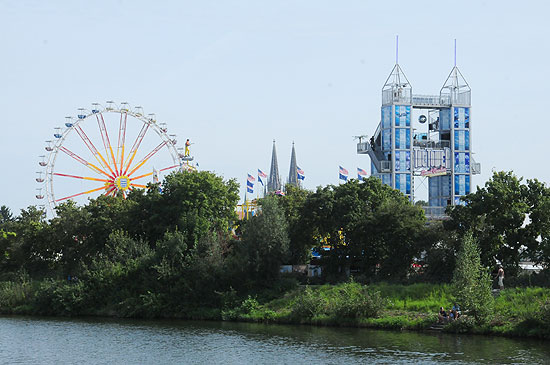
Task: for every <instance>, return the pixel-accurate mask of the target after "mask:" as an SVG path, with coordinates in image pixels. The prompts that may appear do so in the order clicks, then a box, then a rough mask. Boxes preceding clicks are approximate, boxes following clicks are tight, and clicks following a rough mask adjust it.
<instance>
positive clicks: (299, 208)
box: [279, 184, 311, 265]
mask: <svg viewBox="0 0 550 365" xmlns="http://www.w3.org/2000/svg"><path fill="white" fill-rule="evenodd" d="M285 191H286V195H285V196H281V197H279V203H280V205H281V207H282V208H283V209H284V211H285V217H286V220H287V222H288V235H289V238H290V243H289V247H288V254H289V256H288V260H287V263H288V264H298V265H299V264H305V263H308V262H309V258H310V256H311V245H310V240H309V239H308V237H307V235H306V232H307V230H304V229H303V227H302V224H301V221H300V218H301V215H302V214H303V209H304V204H305V202H306V200H307V199H308V197H309V196H310V195H311V192H310V191H309V190H305V189H302V188H301V187H299V186H295V185H291V184H288V185H287V186H286V188H285Z"/></svg>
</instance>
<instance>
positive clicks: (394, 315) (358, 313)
mask: <svg viewBox="0 0 550 365" xmlns="http://www.w3.org/2000/svg"><path fill="white" fill-rule="evenodd" d="M453 302H454V296H453V289H452V287H451V286H449V285H433V284H414V285H407V286H405V285H389V284H377V285H371V286H369V287H368V289H367V288H365V287H362V286H360V285H359V284H356V283H351V284H350V283H347V284H340V285H336V286H329V285H324V286H319V287H305V288H303V287H302V288H299V289H296V290H293V291H291V292H288V293H286V294H285V295H284V296H283V297H282V298H277V299H274V300H271V301H268V302H265V303H263V304H260V303H259V302H258V301H256V300H254V298H251V297H250V298H248V299H246V300H245V301H243V303H242V305H241V306H239V307H237V308H235V309H231V310H229V311H225V312H223V313H222V314H223V315H224V316H225V317H224V319H234V320H242V321H265V322H274V323H300V324H312V325H327V326H355V327H372V328H382V329H395V330H404V329H405V330H426V329H428V328H429V327H430V326H431V325H433V324H434V323H435V322H436V321H437V314H436V313H437V310H438V309H439V307H440V306H443V307H444V308H447V309H448V308H451V307H452V305H453ZM549 309H550V289H548V288H514V289H506V290H504V291H502V292H500V293H499V294H497V295H496V298H495V309H494V312H493V315H492V316H491V318H490V319H489V320H488V322H487V323H486V324H483V325H477V324H475V323H474V321H473V320H472V319H470V318H468V316H467V315H465V316H463V317H462V319H460V320H457V321H455V322H453V323H451V324H449V325H447V326H445V328H444V331H447V332H454V333H477V334H496V335H505V336H519V337H538V338H546V339H550V318H548V316H547V313H548V310H549Z"/></svg>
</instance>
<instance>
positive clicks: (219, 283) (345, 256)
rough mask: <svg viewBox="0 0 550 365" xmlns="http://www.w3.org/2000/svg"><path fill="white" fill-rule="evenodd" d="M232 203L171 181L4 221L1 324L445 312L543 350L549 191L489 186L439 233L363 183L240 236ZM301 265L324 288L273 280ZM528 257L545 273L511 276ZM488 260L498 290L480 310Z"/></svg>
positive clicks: (224, 193) (418, 324)
mask: <svg viewBox="0 0 550 365" xmlns="http://www.w3.org/2000/svg"><path fill="white" fill-rule="evenodd" d="M237 192H238V185H237V184H236V182H235V181H233V180H229V181H224V180H223V179H222V178H221V177H219V176H216V175H214V174H212V173H209V172H204V171H203V172H192V173H190V172H182V173H174V174H171V175H169V176H168V177H167V178H166V180H165V181H164V182H163V184H162V190H160V189H159V186H158V185H151V186H150V187H149V188H148V189H147V190H146V191H144V190H135V191H132V192H131V193H130V194H129V196H128V198H127V199H123V198H121V197H104V196H102V197H99V198H97V199H93V200H90V201H89V203H88V204H86V205H85V206H77V205H75V204H74V203H72V202H68V203H65V204H62V205H60V206H59V207H58V208H57V215H56V217H55V218H52V219H50V220H46V219H45V217H44V215H43V212H41V211H39V210H38V209H36V208H35V207H29V208H28V209H25V210H22V211H21V213H20V214H19V215H18V216H16V217H14V216H13V215H12V213H11V212H10V211H9V209H7V208H6V207H1V208H0V254H1V256H0V312H1V313H4V314H37V315H60V316H79V315H96V316H118V317H140V318H152V317H154V318H192V319H223V320H241V321H262V322H275V323H303V324H317V325H347V326H365V327H377V328H389V329H426V328H428V327H429V326H430V325H431V324H433V323H434V322H435V321H436V319H437V310H438V308H439V307H440V306H443V307H445V308H449V307H450V306H452V304H453V303H455V302H458V303H459V304H460V305H461V307H462V310H463V313H465V315H464V316H462V317H461V319H459V320H457V321H454V322H452V323H451V324H449V325H448V326H446V327H445V330H448V331H453V332H468V333H492V334H503V335H516V336H536V337H542V338H550V321H549V318H550V317H549V316H548V315H547V313H549V310H550V299H549V298H550V290H549V289H547V288H546V287H547V286H548V283H549V277H550V275H549V274H548V270H549V268H548V263H549V262H550V260H549V257H548V256H549V255H550V240H549V238H550V189H548V188H547V187H546V186H545V185H544V184H542V183H540V182H538V181H537V180H528V181H527V183H526V184H523V183H522V180H521V179H518V178H517V177H515V176H514V175H513V174H512V173H507V172H499V173H495V174H494V175H493V177H492V179H491V180H490V181H488V182H487V183H486V184H485V187H483V188H479V189H478V191H477V192H476V193H474V194H470V195H468V196H467V197H466V198H465V200H466V202H467V203H468V204H467V205H466V206H457V207H454V208H452V209H450V210H449V212H448V213H449V216H450V219H449V220H448V221H446V222H445V223H444V224H442V223H429V224H428V222H427V221H426V219H425V217H424V214H423V211H422V210H421V208H420V207H418V206H414V205H412V204H411V203H410V202H409V201H408V200H407V199H406V198H405V197H404V196H403V195H402V194H401V193H399V192H398V191H396V190H393V189H391V188H389V187H387V186H384V185H382V184H381V183H380V182H379V181H378V180H377V179H375V178H369V179H366V180H365V181H363V182H358V181H355V180H352V181H350V182H348V183H346V184H343V185H339V186H332V185H329V186H326V187H319V188H317V190H316V191H314V192H311V191H306V190H302V189H298V188H296V187H292V186H289V187H287V195H286V196H268V197H266V198H264V199H262V200H261V212H260V213H259V214H257V215H256V216H254V217H252V218H251V219H249V220H247V221H237V220H236V215H235V212H234V207H235V204H236V202H237V200H238V195H237ZM526 214H528V215H529V217H530V221H529V222H528V223H527V224H525V222H524V221H525V216H526ZM323 245H326V246H330V247H331V249H330V250H329V251H321V249H320V247H321V246H323ZM312 249H313V250H318V251H319V252H322V257H321V258H320V259H319V261H318V262H317V263H318V264H320V265H321V266H322V267H323V277H322V278H312V279H310V281H308V279H307V278H306V277H303V276H301V275H282V274H280V273H279V266H280V265H281V264H303V263H306V262H308V261H309V260H311V250H312ZM525 257H528V258H530V259H531V260H533V261H534V262H536V263H538V264H541V265H543V267H544V270H543V271H542V272H541V273H539V274H533V275H529V276H524V275H521V272H520V270H519V265H518V264H519V261H520V260H521V259H523V258H525ZM497 260H498V262H499V263H501V264H502V265H503V266H504V267H505V270H506V273H507V277H506V281H505V283H506V285H507V287H511V288H510V289H505V290H503V291H501V292H500V293H499V295H498V296H496V297H493V295H492V294H491V286H492V285H493V284H492V282H491V277H490V276H489V275H490V272H491V270H493V269H494V268H496V264H497ZM413 264H414V265H413ZM349 273H351V275H349Z"/></svg>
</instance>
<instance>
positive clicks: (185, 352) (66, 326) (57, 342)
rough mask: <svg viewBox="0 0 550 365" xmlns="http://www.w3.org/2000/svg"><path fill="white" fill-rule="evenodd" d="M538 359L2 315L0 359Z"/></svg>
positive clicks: (447, 343)
mask: <svg viewBox="0 0 550 365" xmlns="http://www.w3.org/2000/svg"><path fill="white" fill-rule="evenodd" d="M436 362H437V363H446V364H477V363H485V364H544V363H550V342H545V341H537V340H523V339H509V338H501V337H485V336H462V335H460V336H456V335H449V334H443V333H416V332H393V331H380V330H370V329H355V328H325V327H310V326H286V325H263V324H250V323H228V322H194V321H146V320H120V319H117V320H113V319H104V318H101V319H98V318H91V319H90V318H84V319H59V318H37V317H0V364H408V363H417V364H429V363H436Z"/></svg>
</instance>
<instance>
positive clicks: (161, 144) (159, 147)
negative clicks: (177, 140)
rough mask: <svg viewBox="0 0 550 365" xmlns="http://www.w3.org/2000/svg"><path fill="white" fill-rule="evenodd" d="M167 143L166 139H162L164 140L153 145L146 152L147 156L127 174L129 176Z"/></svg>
mask: <svg viewBox="0 0 550 365" xmlns="http://www.w3.org/2000/svg"><path fill="white" fill-rule="evenodd" d="M167 143H168V141H164V142H161V143H160V144H159V145H158V146H157V147H155V149H154V150H152V151H151V152H149V153H148V154H147V156H145V157H144V158H143V159H142V160H141V161H140V162H139V163H138V164H137V165H136V166H135V167H134V168H133V169H132V171H130V172H129V173H128V176H131V175H132V174H133V173H134V172H135V171H136V170H137V169H139V168H140V167H141V166H143V165H144V164H145V163H146V162H147V161H148V160H149V159H150V158H151V157H153V156H154V155H155V154H156V153H157V152H158V151H160V149H161V148H162V147H164V146H166V144H167Z"/></svg>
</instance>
